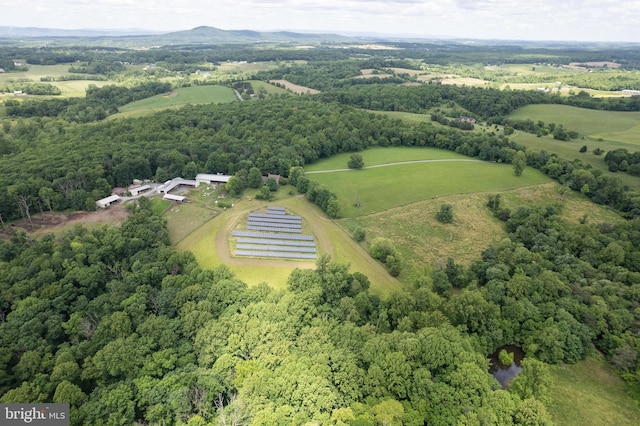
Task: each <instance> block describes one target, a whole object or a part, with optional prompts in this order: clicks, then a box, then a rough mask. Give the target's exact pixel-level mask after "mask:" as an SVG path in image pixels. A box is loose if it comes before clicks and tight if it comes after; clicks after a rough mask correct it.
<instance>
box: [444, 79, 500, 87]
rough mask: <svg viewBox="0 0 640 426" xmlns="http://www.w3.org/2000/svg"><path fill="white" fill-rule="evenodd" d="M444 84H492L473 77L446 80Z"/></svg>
mask: <svg viewBox="0 0 640 426" xmlns="http://www.w3.org/2000/svg"><path fill="white" fill-rule="evenodd" d="M442 84H454V85H456V86H484V85H486V84H490V82H488V81H486V80H481V79H479V78H472V77H460V78H444V79H442Z"/></svg>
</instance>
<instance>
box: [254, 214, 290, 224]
mask: <svg viewBox="0 0 640 426" xmlns="http://www.w3.org/2000/svg"><path fill="white" fill-rule="evenodd" d="M248 220H251V221H254V222H268V223H291V224H294V225H302V221H301V220H287V219H272V218H270V217H255V216H251V217H249V219H248Z"/></svg>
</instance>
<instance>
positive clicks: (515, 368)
mask: <svg viewBox="0 0 640 426" xmlns="http://www.w3.org/2000/svg"><path fill="white" fill-rule="evenodd" d="M503 349H504V350H506V351H507V352H509V353H513V363H511V365H505V364H503V363H501V362H500V360H499V359H498V354H499V353H500V351H501V350H503ZM523 357H524V352H523V351H522V348H520V347H518V346H514V345H507V346H501V347H499V348H498V349H496V351H495V352H494V353H492V354H491V356H490V357H489V359H490V361H491V362H490V363H489V373H491V374H492V375H493V377H495V378H496V380H498V382H499V383H500V386H502V389H506V388H507V386H509V382H510V381H511V380H512V379H513V378H514V377H516V376H517V375H518V374H520V371H522V367H520V363H521V362H522V358H523Z"/></svg>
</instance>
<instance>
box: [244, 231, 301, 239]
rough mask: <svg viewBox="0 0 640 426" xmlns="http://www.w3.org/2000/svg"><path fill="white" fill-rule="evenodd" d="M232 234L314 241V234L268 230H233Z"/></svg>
mask: <svg viewBox="0 0 640 426" xmlns="http://www.w3.org/2000/svg"><path fill="white" fill-rule="evenodd" d="M231 235H232V236H234V237H251V238H272V239H274V240H277V239H281V240H299V241H313V236H312V235H292V234H273V233H268V232H249V231H233V232H232V233H231Z"/></svg>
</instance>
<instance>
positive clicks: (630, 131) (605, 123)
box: [508, 105, 640, 146]
mask: <svg viewBox="0 0 640 426" xmlns="http://www.w3.org/2000/svg"><path fill="white" fill-rule="evenodd" d="M508 117H509V118H515V119H519V120H526V119H531V120H533V121H538V120H542V121H544V122H545V123H547V124H548V123H556V124H562V125H563V126H564V127H565V128H566V129H568V130H574V131H576V132H578V133H580V135H583V136H585V137H587V138H588V139H589V140H593V141H594V142H597V141H598V140H599V139H603V141H607V142H612V143H619V144H626V145H629V146H638V145H640V112H617V111H598V110H592V109H586V108H577V107H572V106H566V105H528V106H525V107H522V108H518V109H517V110H516V111H514V112H513V113H511V114H510V115H509V116H508Z"/></svg>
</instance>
